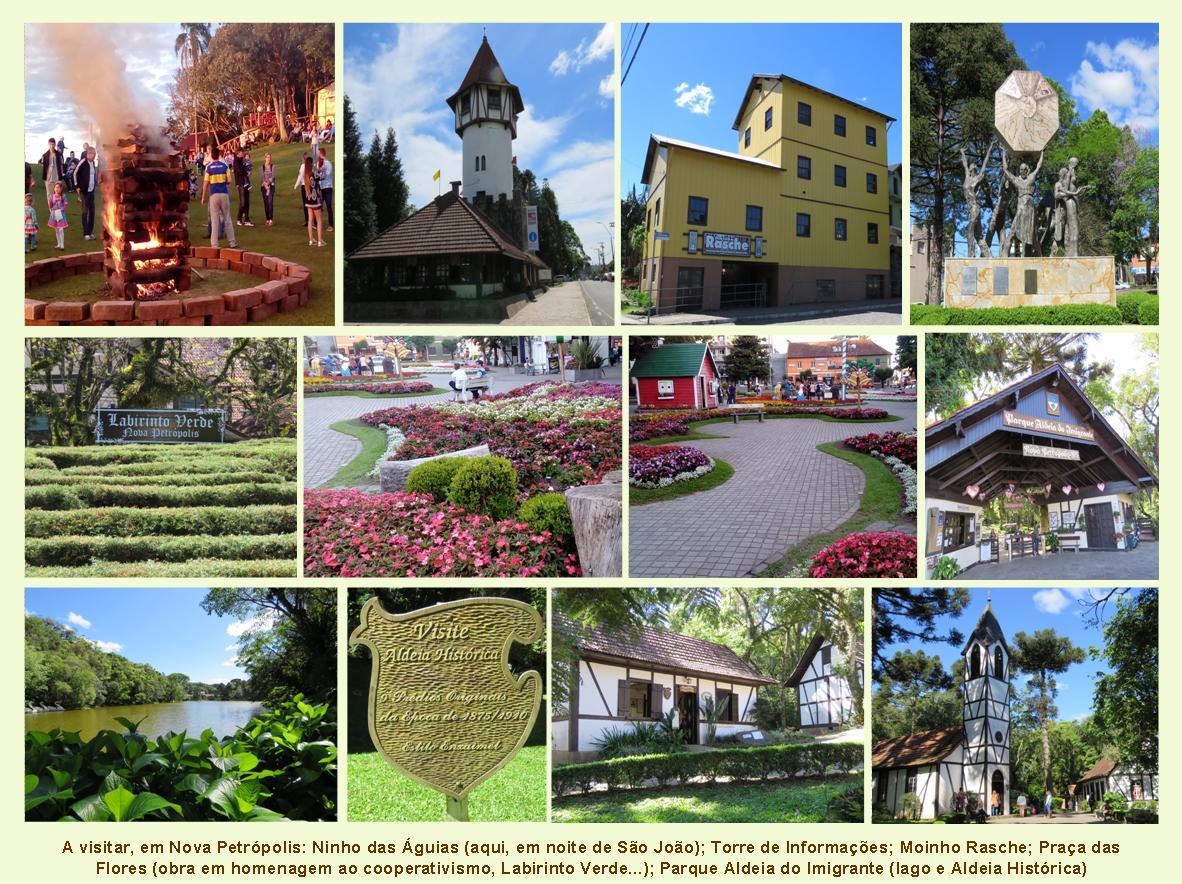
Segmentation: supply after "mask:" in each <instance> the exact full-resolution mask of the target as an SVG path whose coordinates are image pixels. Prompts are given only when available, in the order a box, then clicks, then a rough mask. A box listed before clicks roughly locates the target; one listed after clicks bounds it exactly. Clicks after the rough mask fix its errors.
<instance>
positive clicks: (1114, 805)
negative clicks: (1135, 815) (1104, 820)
mask: <svg viewBox="0 0 1182 884" xmlns="http://www.w3.org/2000/svg"><path fill="white" fill-rule="evenodd" d="M1100 803H1101V806H1102V807H1103V808H1104V815H1105V816H1107V817H1108V818H1109V819H1114V820H1124V818H1125V814H1126V813H1127V812H1128V810H1129V800H1128V799H1127V798H1125V796H1124V795H1123V794H1121V793H1120V792H1105V793H1104V797H1103V799H1101V802H1100Z"/></svg>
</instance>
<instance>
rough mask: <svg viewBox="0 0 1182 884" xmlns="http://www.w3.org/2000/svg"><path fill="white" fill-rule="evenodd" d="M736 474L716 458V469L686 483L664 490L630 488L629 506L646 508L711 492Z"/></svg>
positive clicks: (731, 468) (724, 462)
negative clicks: (648, 504) (677, 498)
mask: <svg viewBox="0 0 1182 884" xmlns="http://www.w3.org/2000/svg"><path fill="white" fill-rule="evenodd" d="M734 474H735V468H734V467H732V466H731V465H730V464H729V463H727V462H726V461H725V460H722V459H721V458H718V457H716V458H714V469H712V470H711V471H710V472H708V473H707V474H706V475H704V476H698V477H697V478H696V479H690V480H688V481H686V482H674V483H673V484H672V485H666V486H665V487H663V488H637V487H636V486H635V485H629V486H628V504H629V506H644V505H645V504H646V503H656V502H657V501H659V500H672V499H673V498H674V497H681V496H683V495H685V494H696V493H697V492H699V491H709V490H710V489H711V488H717V487H718V486H719V485H721V484H722V483H723V482H725V481H726V480H727V479H729V478H730V477H731V476H733V475H734Z"/></svg>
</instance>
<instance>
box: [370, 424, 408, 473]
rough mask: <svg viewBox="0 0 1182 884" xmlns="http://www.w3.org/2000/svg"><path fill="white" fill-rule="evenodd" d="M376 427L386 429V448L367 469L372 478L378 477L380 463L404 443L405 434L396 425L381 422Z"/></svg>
mask: <svg viewBox="0 0 1182 884" xmlns="http://www.w3.org/2000/svg"><path fill="white" fill-rule="evenodd" d="M378 429H381V430H385V431H386V450H385V451H383V452H382V454H381V455H380V456H379V457H378V459H377V460H376V461H374V465H373V469H372V470H370V471H369V475H370V477H371V478H374V479H377V478H379V476H380V475H381V465H382V463H383V462H385V461H387V460H389V459H390V458H391V457H393V456H394V453H395V452H396V451H398V449H399V448H401V447H402V446H403V445H404V444H405V443H406V436H404V435H403V434H402V430H400V429H398V428H397V427H391V426H388V425H387V424H381V425H379V427H378Z"/></svg>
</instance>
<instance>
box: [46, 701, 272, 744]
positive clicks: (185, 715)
mask: <svg viewBox="0 0 1182 884" xmlns="http://www.w3.org/2000/svg"><path fill="white" fill-rule="evenodd" d="M262 708H263V705H262V704H261V703H254V702H250V701H247V700H190V701H188V702H185V703H146V704H144V705H141V706H101V707H98V708H95V709H70V710H67V711H65V712H31V713H29V714H27V715H26V716H25V732H26V733H28V732H29V731H48V730H51V729H53V728H55V727H56V728H61V729H62V730H63V731H78V732H79V733H81V734H82V738H83V739H87V740H89V739H90V738H91V737H93V736H94V735H95V734H97V733H98V732H99V731H100V730H103V729H104V728H107V729H110V730H123V725H121V724H119V722H117V721H115V717H116V716H123V717H124V718H126V719H128V720H129V721H140V719H143V721H142V722H140V726H139V732H140V733H141V734H144V735H145V736H147V737H150V738H152V739H155V738H156V737H158V736H160V735H161V734H164V733H167V732H168V731H175V732H176V733H178V734H179V733H180V732H181V731H187V732H188V733H189V734H190V735H191V736H194V737H195V736H197V735H198V734H200V733H201V732H202V731H203V730H205V729H206V728H207V727H210V728H213V732H214V734H215V735H217V736H218V737H227V736H229V735H230V734H232V733H234V731H235V730H236V729H237V728H239V727H241V726H242V725H244V724H246V723H247V722H248V721H250V719H251V717H252V716H253V715H255V714H256V713H257V712H260V711H262Z"/></svg>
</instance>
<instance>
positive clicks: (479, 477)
mask: <svg viewBox="0 0 1182 884" xmlns="http://www.w3.org/2000/svg"><path fill="white" fill-rule="evenodd" d="M465 460H466V461H467V463H465V464H463V465H462V466H461V467H460V468H459V469H458V470H457V471H456V474H455V476H454V477H452V480H451V485H450V486H449V487H448V492H447V499H448V501H449V502H450V503H453V504H455V505H456V506H458V507H460V508H461V509H465V510H467V511H468V512H470V513H478V514H480V515H483V516H488V517H489V518H491V519H507V518H509V517H510V516H512V515H514V514H515V513H516V512H517V499H516V493H517V471H516V470H515V469H513V464H511V463H509V461H508V459H507V458H504V457H495V456H488V457H470V458H465Z"/></svg>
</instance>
